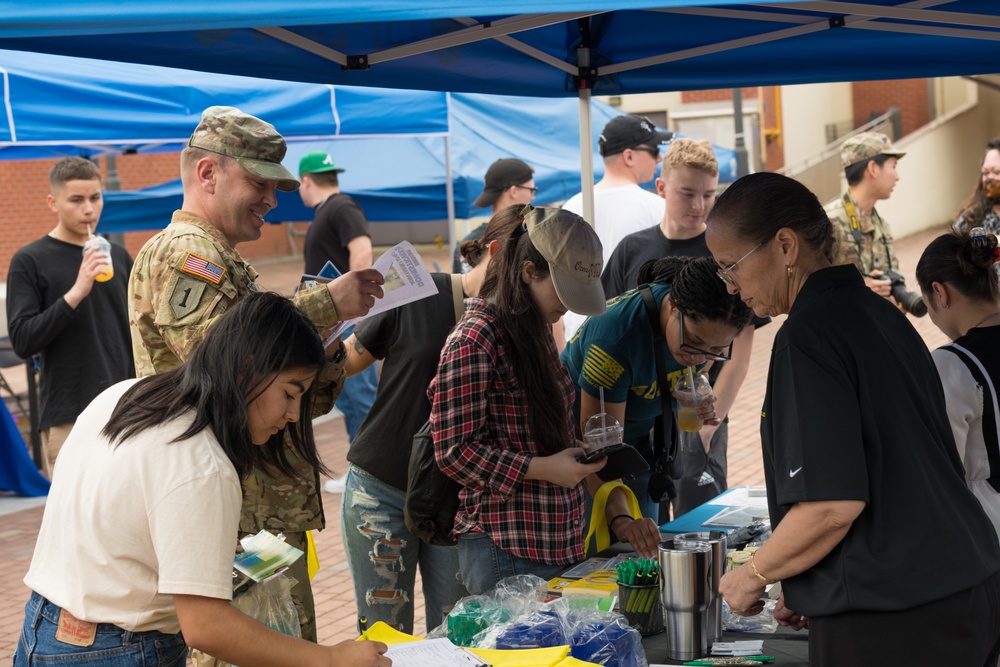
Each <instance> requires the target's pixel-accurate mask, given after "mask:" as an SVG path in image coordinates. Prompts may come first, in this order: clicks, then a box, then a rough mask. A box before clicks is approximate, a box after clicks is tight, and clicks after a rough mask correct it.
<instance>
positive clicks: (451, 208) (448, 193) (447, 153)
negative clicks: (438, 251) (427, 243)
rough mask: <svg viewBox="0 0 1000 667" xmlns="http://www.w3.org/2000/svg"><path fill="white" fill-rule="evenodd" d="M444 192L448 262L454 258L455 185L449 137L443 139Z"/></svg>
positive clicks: (447, 268) (443, 269) (449, 269)
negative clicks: (452, 176) (452, 174)
mask: <svg viewBox="0 0 1000 667" xmlns="http://www.w3.org/2000/svg"><path fill="white" fill-rule="evenodd" d="M444 173H445V180H444V191H445V198H446V199H447V202H448V261H449V262H451V258H452V257H454V256H455V244H456V243H457V241H456V239H455V184H454V183H453V182H452V178H451V136H450V135H445V138H444ZM441 270H442V271H444V272H445V273H451V265H450V264H449V265H448V266H446V267H442V269H441Z"/></svg>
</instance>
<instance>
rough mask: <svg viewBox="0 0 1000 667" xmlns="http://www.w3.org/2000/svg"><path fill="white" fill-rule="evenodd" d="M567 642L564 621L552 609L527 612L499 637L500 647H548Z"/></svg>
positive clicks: (562, 644)
mask: <svg viewBox="0 0 1000 667" xmlns="http://www.w3.org/2000/svg"><path fill="white" fill-rule="evenodd" d="M567 643H568V642H567V640H566V635H565V634H564V633H563V628H562V623H561V622H560V621H559V617H558V616H556V614H555V612H551V611H535V612H531V613H529V614H525V615H524V616H522V617H521V618H520V619H519V620H518V621H517V622H516V623H513V624H512V625H511V626H510V627H508V628H507V629H505V630H504V631H503V632H501V633H500V635H499V636H498V637H497V648H498V649H522V648H548V647H550V646H565V645H566V644H567Z"/></svg>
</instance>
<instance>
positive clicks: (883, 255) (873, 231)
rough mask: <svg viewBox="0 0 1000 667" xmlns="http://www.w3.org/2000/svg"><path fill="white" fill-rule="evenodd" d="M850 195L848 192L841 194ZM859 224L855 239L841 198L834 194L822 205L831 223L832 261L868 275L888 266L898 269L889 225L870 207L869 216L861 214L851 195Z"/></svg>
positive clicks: (886, 268)
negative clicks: (827, 202) (858, 232)
mask: <svg viewBox="0 0 1000 667" xmlns="http://www.w3.org/2000/svg"><path fill="white" fill-rule="evenodd" d="M844 194H845V195H846V196H848V197H850V193H844ZM851 202H852V203H853V204H854V210H855V212H856V215H857V217H858V224H859V226H860V234H859V235H858V236H859V238H856V237H855V234H854V232H853V231H852V230H851V220H850V216H849V215H848V213H847V206H846V205H845V203H844V197H843V196H841V197H838V198H837V199H835V200H833V201H832V202H830V203H829V204H827V205H826V207H825V210H826V214H827V215H828V216H829V217H830V222H832V223H833V238H834V241H835V244H834V248H833V263H834V264H853V265H854V266H856V267H858V269H860V270H861V273H863V274H865V275H866V276H867V275H870V274H871V272H872V271H874V270H879V271H882V272H883V273H884V272H885V271H887V270H889V269H896V270H898V269H899V260H898V259H896V250H895V249H894V248H893V239H892V231H891V230H890V229H889V224H888V223H887V222H885V220H883V219H882V217H881V216H879V214H878V211H876V210H874V209H872V214H871V216H863V215H861V211H860V210H859V209H858V203H857V202H856V201H854V199H853V198H851Z"/></svg>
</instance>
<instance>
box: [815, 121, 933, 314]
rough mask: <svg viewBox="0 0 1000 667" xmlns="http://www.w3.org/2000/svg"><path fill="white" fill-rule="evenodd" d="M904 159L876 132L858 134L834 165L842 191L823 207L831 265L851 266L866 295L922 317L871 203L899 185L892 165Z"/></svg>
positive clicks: (886, 229)
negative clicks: (843, 180)
mask: <svg viewBox="0 0 1000 667" xmlns="http://www.w3.org/2000/svg"><path fill="white" fill-rule="evenodd" d="M904 155H906V153H904V152H903V151H900V150H897V149H895V148H893V146H892V143H891V142H890V141H889V137H887V136H886V135H884V134H881V133H879V132H862V133H861V134H857V135H855V136H853V137H851V138H850V139H848V140H847V141H845V142H844V145H843V146H842V147H841V150H840V162H841V164H842V165H843V167H844V175H845V176H846V177H847V192H845V193H844V194H843V195H841V196H840V197H839V198H837V199H835V200H834V201H832V202H830V203H829V204H827V205H826V207H825V208H826V214H827V215H828V216H829V217H830V222H832V223H833V234H834V238H835V239H836V246H835V247H834V250H833V263H834V264H854V265H855V266H856V267H858V269H859V270H860V271H861V273H862V274H863V275H864V276H865V283H866V284H867V285H868V286H869V287H870V288H871V289H872V291H874V292H875V293H876V294H880V295H881V296H884V297H885V298H886V299H888V300H889V301H892V302H893V303H894V304H897V305H898V306H899V307H900V308H902V309H903V310H904V311H906V312H908V313H912V314H913V315H915V316H917V317H923V316H924V315H926V314H927V306H926V304H924V300H923V299H922V298H921V296H920V294H919V293H917V292H909V291H907V289H906V281H905V279H904V278H903V276H902V275H900V273H899V260H898V259H896V251H895V250H894V249H893V246H892V243H893V240H892V232H891V231H890V230H889V225H888V223H886V222H885V220H883V219H882V218H881V216H879V214H878V211H876V210H875V203H876V202H877V201H879V200H881V199H888V198H889V197H890V196H891V195H892V189H893V188H894V187H895V186H896V182H897V181H898V180H899V174H898V173H897V172H896V162H897V161H898V160H899V159H900V158H902V157H903V156H904Z"/></svg>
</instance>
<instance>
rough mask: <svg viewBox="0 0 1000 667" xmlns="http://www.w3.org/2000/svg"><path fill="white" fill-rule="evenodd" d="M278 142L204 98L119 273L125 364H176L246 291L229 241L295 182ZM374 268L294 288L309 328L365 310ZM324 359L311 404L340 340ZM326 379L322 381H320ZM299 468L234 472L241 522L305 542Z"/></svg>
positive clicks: (303, 582)
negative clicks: (157, 216)
mask: <svg viewBox="0 0 1000 667" xmlns="http://www.w3.org/2000/svg"><path fill="white" fill-rule="evenodd" d="M284 156H285V141H284V139H283V138H282V137H281V135H280V134H278V132H277V131H276V130H275V129H274V127H273V126H271V125H270V124H268V123H265V122H263V121H261V120H259V119H258V118H255V117H253V116H249V115H247V114H244V113H243V112H241V111H240V110H239V109H235V108H233V107H210V108H208V109H206V110H205V112H204V113H203V115H202V120H201V123H200V124H199V125H198V127H197V128H196V129H195V131H194V134H192V135H191V138H190V140H189V141H188V147H187V148H185V149H184V151H183V152H182V153H181V181H182V183H183V187H184V202H183V204H182V209H181V210H179V211H175V212H174V215H173V218H172V219H171V222H170V225H169V226H167V228H166V229H164V230H163V231H162V232H160V233H159V234H157V235H156V236H154V237H153V238H151V239H150V240H149V241H147V242H146V244H145V245H144V246H143V248H142V250H141V251H140V252H139V254H138V256H137V257H136V261H135V265H134V267H133V269H132V274H131V277H130V279H129V295H128V296H129V304H130V326H131V331H132V346H133V352H134V357H135V365H136V374H137V375H138V376H139V377H145V376H147V375H152V374H154V373H160V372H164V371H168V370H171V369H173V368H176V367H177V366H179V365H180V364H181V362H183V361H184V360H185V359H186V358H187V357H188V356H189V355H190V353H191V351H192V349H193V348H194V346H195V345H196V344H197V343H198V342H199V341H200V340H201V338H202V336H204V334H205V331H206V330H207V329H208V328H209V327H211V326H212V324H213V323H214V322H215V321H216V319H217V318H218V317H219V316H220V315H221V314H222V313H223V312H225V310H226V309H227V308H228V307H229V306H230V305H232V304H234V303H235V302H237V301H239V300H240V299H241V298H243V297H245V296H246V295H248V294H249V293H250V292H253V291H257V290H258V289H259V288H258V287H257V272H256V271H254V269H253V267H251V266H250V265H249V264H248V263H247V262H246V260H244V259H243V257H242V256H240V253H239V252H238V251H237V250H236V248H235V246H236V245H237V244H238V243H242V242H244V241H251V240H255V239H257V238H259V237H260V233H261V232H260V230H261V228H262V227H263V225H264V220H263V218H264V215H265V214H266V213H267V212H268V211H269V210H270V209H272V208H274V206H275V205H276V203H277V202H276V201H275V197H274V191H275V188H277V189H280V190H282V191H285V192H288V191H293V190H295V189H296V188H297V187H298V186H299V183H298V181H297V180H296V179H295V178H294V177H293V176H292V174H291V173H290V172H289V171H288V170H287V169H285V168H284V167H283V166H282V165H281V160H282V158H283V157H284ZM382 282H383V280H382V276H381V275H380V274H379V273H378V272H377V271H375V270H373V269H367V270H363V271H352V272H349V273H347V274H345V275H344V276H342V277H341V278H339V279H337V280H335V281H333V282H331V283H329V284H327V285H322V286H319V287H316V288H313V289H310V290H305V291H301V292H299V293H298V294H296V295H295V296H294V297H293V301H294V302H295V304H296V305H297V306H298V307H299V308H301V309H302V311H303V312H305V313H306V315H307V316H308V317H309V318H310V319H311V320H312V321H313V323H314V324H315V325H316V328H317V329H318V330H321V331H322V330H325V329H329V328H330V327H333V326H334V325H336V324H337V323H338V322H339V321H340V319H341V318H343V319H349V318H353V317H358V316H361V315H365V314H366V313H367V312H368V309H369V308H371V306H372V305H374V303H375V298H378V297H381V296H382V289H381V287H379V285H380V284H382ZM328 354H329V355H330V363H329V364H327V367H326V368H325V369H324V371H323V372H322V373H321V375H320V377H319V378H317V383H316V385H317V386H316V388H315V390H314V393H315V395H316V402H315V404H314V408H313V414H314V415H317V414H323V413H325V412H328V411H329V410H330V409H331V408H332V407H333V403H334V401H335V400H336V397H337V394H339V392H340V387H341V386H342V384H343V376H344V373H343V358H344V353H343V345H342V344H341V343H340V342H339V341H338V342H337V343H336V344H335V345H334V346H332V348H331V349H329V350H328ZM324 385H325V386H324ZM292 463H293V465H295V467H296V470H297V472H298V473H299V475H298V478H292V479H286V478H276V477H273V476H270V475H266V474H264V473H262V472H260V471H253V472H252V473H251V474H250V475H248V476H247V477H246V478H245V479H244V480H243V510H242V515H241V519H240V532H241V534H243V533H256V532H258V531H260V530H261V529H264V528H266V529H267V530H269V531H271V532H272V533H278V532H281V533H284V535H285V537H286V539H287V540H288V542H289V543H290V544H294V545H295V546H297V547H299V548H300V549H303V550H305V546H306V539H305V532H306V531H308V530H321V529H322V528H323V527H324V525H325V520H324V516H323V503H322V499H321V498H320V495H319V475H318V472H317V471H316V470H315V469H314V468H312V466H310V465H309V464H308V463H306V462H304V461H295V460H293V461H292ZM305 561H306V559H305V558H301V559H300V560H299V562H297V563H296V565H295V567H293V572H292V576H294V577H295V579H297V580H298V581H299V584H298V585H297V586H296V588H295V589H293V597H295V599H296V606H297V607H298V610H299V617H300V621H301V623H302V636H303V637H304V638H306V639H310V640H311V641H316V624H315V612H314V609H313V603H312V589H311V587H310V585H309V577H308V575H307V572H306V562H305Z"/></svg>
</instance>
